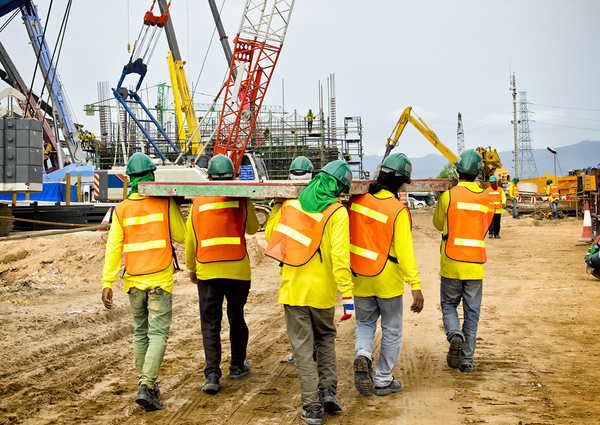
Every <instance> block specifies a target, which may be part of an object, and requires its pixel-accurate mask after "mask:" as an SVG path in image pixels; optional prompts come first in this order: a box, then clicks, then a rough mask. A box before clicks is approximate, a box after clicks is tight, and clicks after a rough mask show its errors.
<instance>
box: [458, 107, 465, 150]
mask: <svg viewBox="0 0 600 425" xmlns="http://www.w3.org/2000/svg"><path fill="white" fill-rule="evenodd" d="M456 144H457V145H458V154H459V155H460V154H461V153H463V152H464V151H465V132H464V131H463V125H462V115H461V114H460V112H459V113H458V130H457V131H456Z"/></svg>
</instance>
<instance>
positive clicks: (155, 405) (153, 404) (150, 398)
mask: <svg viewBox="0 0 600 425" xmlns="http://www.w3.org/2000/svg"><path fill="white" fill-rule="evenodd" d="M135 402H136V403H137V404H139V405H140V406H143V407H144V410H146V412H152V411H154V410H163V409H164V408H165V405H164V404H162V402H160V401H159V400H158V397H157V396H156V393H155V392H154V390H151V389H150V388H148V387H147V386H145V385H143V384H142V385H140V389H139V391H138V393H137V397H136V398H135Z"/></svg>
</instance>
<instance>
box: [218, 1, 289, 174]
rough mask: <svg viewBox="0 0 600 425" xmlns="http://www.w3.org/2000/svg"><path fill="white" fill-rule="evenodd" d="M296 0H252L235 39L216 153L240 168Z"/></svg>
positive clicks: (248, 4) (236, 168)
mask: <svg viewBox="0 0 600 425" xmlns="http://www.w3.org/2000/svg"><path fill="white" fill-rule="evenodd" d="M294 1H295V0H272V7H271V8H270V11H269V12H266V13H265V11H266V10H267V3H269V0H264V1H258V0H248V1H247V2H246V8H245V10H244V16H243V18H242V23H241V25H240V29H239V31H238V34H237V36H236V37H235V40H234V51H233V58H232V60H231V66H230V68H229V77H228V79H227V81H226V82H225V85H224V89H225V98H224V100H223V109H222V115H221V119H220V121H219V130H218V132H217V140H216V142H215V150H214V155H217V154H219V153H221V154H224V155H228V156H229V158H231V161H232V162H233V165H234V167H235V170H236V173H237V172H239V169H240V165H241V163H242V157H243V156H244V152H245V151H246V146H248V143H249V141H250V139H251V138H252V134H253V130H254V126H255V125H256V120H257V118H258V111H259V110H260V107H261V105H262V102H263V99H264V97H265V93H266V92H267V88H268V87H269V82H270V80H271V76H272V75H273V70H274V69H275V65H276V64H277V59H279V53H280V52H281V47H282V46H283V41H284V39H285V34H286V32H287V27H288V23H289V19H290V16H291V14H292V9H293V8H294Z"/></svg>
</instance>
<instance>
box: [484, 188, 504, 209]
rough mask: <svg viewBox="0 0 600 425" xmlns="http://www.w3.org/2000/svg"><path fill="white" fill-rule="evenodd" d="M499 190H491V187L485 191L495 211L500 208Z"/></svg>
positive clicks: (500, 196) (500, 195)
mask: <svg viewBox="0 0 600 425" xmlns="http://www.w3.org/2000/svg"><path fill="white" fill-rule="evenodd" d="M500 190H501V189H496V190H493V189H492V188H491V187H490V188H488V189H487V193H488V195H490V198H491V199H492V202H493V203H494V205H496V209H499V208H502V194H501V193H500Z"/></svg>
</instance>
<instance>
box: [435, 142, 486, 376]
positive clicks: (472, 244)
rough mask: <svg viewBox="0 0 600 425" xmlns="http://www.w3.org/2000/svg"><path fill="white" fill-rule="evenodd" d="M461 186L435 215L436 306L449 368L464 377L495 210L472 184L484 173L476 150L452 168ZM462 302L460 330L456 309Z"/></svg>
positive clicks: (440, 203)
mask: <svg viewBox="0 0 600 425" xmlns="http://www.w3.org/2000/svg"><path fill="white" fill-rule="evenodd" d="M454 166H455V167H456V170H457V171H458V179H459V183H458V185H456V186H455V187H453V188H452V189H450V190H447V191H446V192H444V193H443V194H442V195H441V196H440V198H439V200H438V204H437V207H436V209H435V213H434V215H433V225H434V226H435V228H436V229H438V230H441V231H442V246H441V258H440V276H441V287H440V304H441V307H442V316H443V317H442V318H443V323H444V331H445V333H446V338H447V340H448V342H449V343H450V348H449V350H448V354H447V356H446V360H447V362H448V366H450V367H451V368H459V369H460V371H461V372H463V373H471V372H474V371H475V364H474V363H473V360H474V356H475V342H476V339H477V326H478V323H479V312H480V309H481V297H482V288H483V263H485V261H486V259H487V258H486V252H485V234H486V232H487V230H488V229H489V227H490V223H491V222H492V219H493V216H494V211H495V206H494V203H493V202H492V200H491V199H490V197H489V195H488V194H487V193H486V192H484V191H483V189H481V188H480V187H479V186H478V185H477V183H476V182H475V178H476V177H477V175H478V174H479V173H480V172H481V171H482V170H483V162H482V160H481V156H480V155H479V153H477V151H476V150H474V149H469V150H466V151H464V152H463V153H462V154H461V155H460V156H459V157H458V159H457V160H456V162H455V163H454ZM461 299H462V302H463V316H464V319H463V325H462V329H461V325H460V319H459V317H458V312H457V307H458V305H459V304H460V301H461Z"/></svg>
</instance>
